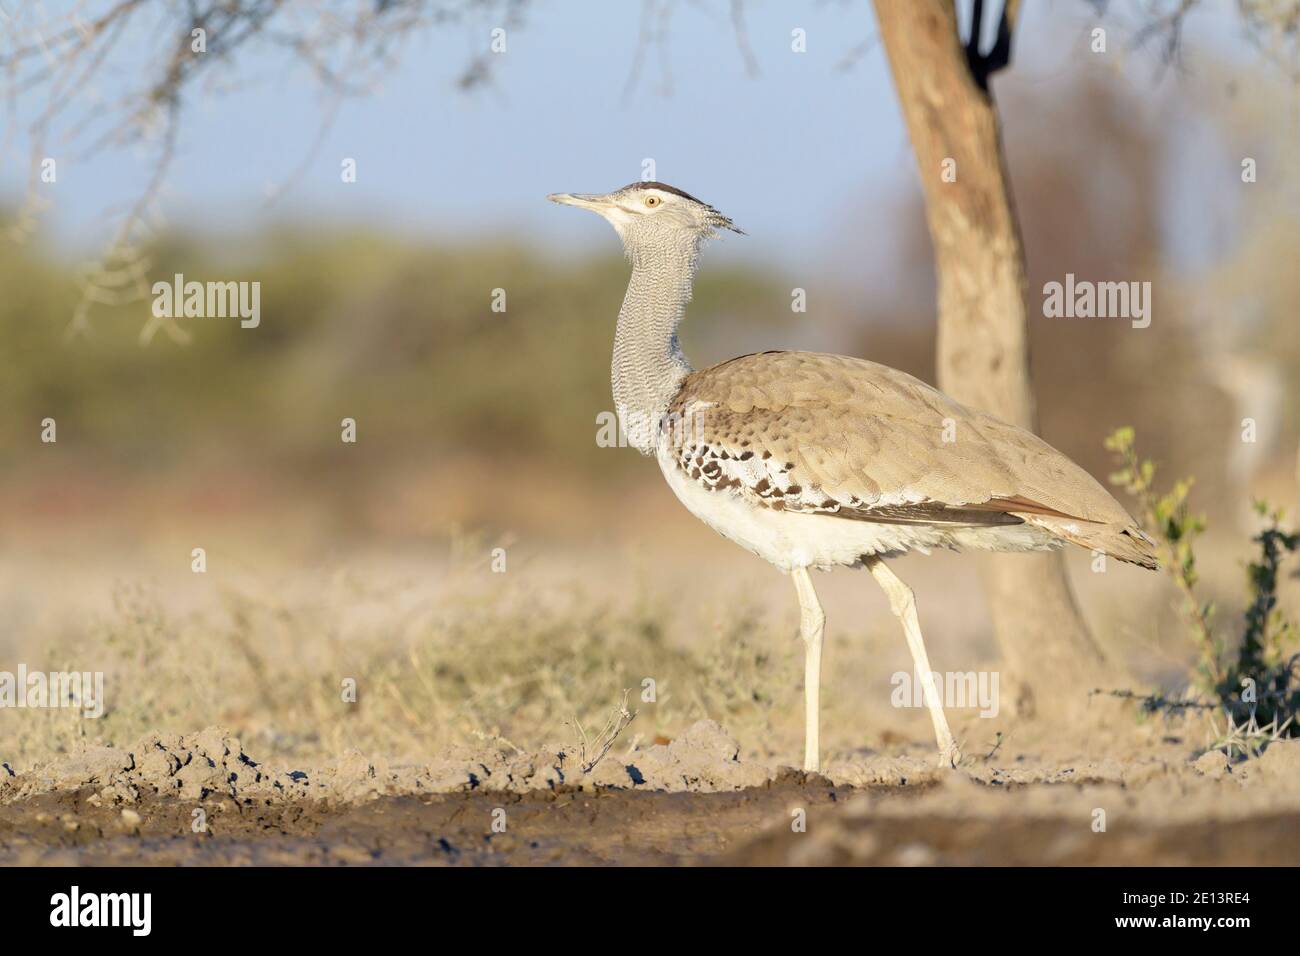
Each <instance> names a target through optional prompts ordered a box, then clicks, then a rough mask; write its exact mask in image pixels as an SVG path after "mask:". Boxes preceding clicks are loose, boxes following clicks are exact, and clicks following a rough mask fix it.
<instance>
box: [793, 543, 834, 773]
mask: <svg viewBox="0 0 1300 956" xmlns="http://www.w3.org/2000/svg"><path fill="white" fill-rule="evenodd" d="M790 576H791V577H792V578H794V589H795V591H796V592H797V593H798V595H799V636H800V637H801V638H803V695H804V697H803V699H804V741H803V768H804V770H808V771H813V772H815V771H818V770H820V769H821V753H820V747H821V745H820V742H819V740H818V735H817V730H818V716H819V713H818V711H819V708H820V693H821V679H822V635H823V634H824V633H825V630H826V615H825V614H824V613H822V606H821V604H820V602H818V600H817V592H816V591H815V590H813V583H812V578H811V577H810V576H809V574H808V569H807V568H795V569H794V571H792V572H791V573H790Z"/></svg>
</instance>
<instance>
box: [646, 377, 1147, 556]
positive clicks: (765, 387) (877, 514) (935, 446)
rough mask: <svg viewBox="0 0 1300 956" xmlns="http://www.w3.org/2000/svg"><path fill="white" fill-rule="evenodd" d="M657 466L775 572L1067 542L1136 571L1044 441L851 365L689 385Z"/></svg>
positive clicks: (1081, 485) (693, 505)
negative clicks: (879, 557) (871, 558)
mask: <svg viewBox="0 0 1300 956" xmlns="http://www.w3.org/2000/svg"><path fill="white" fill-rule="evenodd" d="M657 453H658V459H659V464H660V467H661V468H662V469H663V471H664V476H665V477H666V478H667V479H668V483H669V485H670V486H671V487H672V489H673V491H674V492H675V493H676V494H677V496H678V498H680V499H681V500H682V503H683V504H684V505H686V507H687V508H688V509H689V510H690V511H691V512H692V513H693V514H694V515H696V517H698V518H700V519H701V520H702V521H704V522H705V523H706V524H708V525H710V526H711V527H713V528H714V529H715V530H717V531H718V532H720V533H721V534H723V535H725V536H726V537H728V538H730V539H732V540H733V541H735V542H736V543H737V544H740V545H741V546H742V547H745V548H746V549H748V550H750V551H753V552H754V553H756V554H758V555H759V556H760V557H763V558H765V559H766V560H768V561H770V562H771V563H772V564H775V565H776V566H777V567H779V568H781V569H782V570H785V571H789V570H792V569H793V568H796V567H816V568H822V569H829V568H831V567H834V566H837V565H843V566H848V567H855V566H858V565H860V564H861V563H862V558H863V557H864V556H866V555H874V554H893V553H899V552H904V551H911V550H915V551H921V552H927V551H929V550H930V549H932V548H953V549H958V550H960V549H963V548H974V549H980V550H988V551H1042V550H1049V549H1053V548H1059V547H1061V546H1062V545H1064V544H1065V543H1066V542H1067V541H1073V542H1075V543H1077V544H1081V545H1083V546H1085V547H1095V548H1097V549H1098V550H1102V551H1104V552H1106V553H1110V554H1114V555H1115V556H1116V557H1119V558H1121V559H1123V560H1134V561H1136V562H1137V563H1144V562H1145V561H1147V560H1148V558H1147V556H1146V555H1145V553H1143V552H1142V551H1141V550H1140V549H1139V547H1138V544H1139V543H1144V542H1142V539H1141V538H1140V537H1139V536H1140V532H1138V531H1137V529H1136V527H1135V526H1134V524H1133V519H1132V518H1130V517H1129V516H1128V514H1127V512H1125V511H1124V509H1123V508H1122V507H1120V505H1119V504H1118V503H1117V502H1116V501H1115V499H1114V498H1112V497H1111V496H1110V494H1108V493H1107V492H1106V491H1105V489H1103V488H1102V487H1101V486H1100V485H1099V484H1098V483H1097V482H1096V481H1095V480H1094V479H1093V478H1092V476H1091V475H1089V474H1088V473H1087V472H1086V471H1084V470H1083V469H1082V468H1080V467H1079V466H1078V465H1076V464H1074V462H1072V461H1070V459H1068V458H1066V457H1065V456H1064V455H1062V454H1061V453H1060V452H1058V451H1056V450H1055V449H1054V448H1052V447H1051V446H1050V445H1048V444H1047V443H1046V442H1044V441H1042V439H1040V438H1038V437H1037V436H1035V435H1032V434H1030V433H1029V432H1026V431H1024V430H1023V429H1020V428H1015V427H1014V426H1011V425H1008V424H1006V423H1005V422H1002V421H1000V420H999V419H997V418H995V417H993V416H992V415H989V414H987V413H984V412H979V411H976V410H973V409H968V408H966V407H965V406H962V405H960V404H958V403H957V402H955V401H953V400H952V399H950V398H948V397H947V396H946V395H944V394H943V393H942V392H939V391H937V390H936V389H933V388H931V387H930V386H928V385H926V384H925V383H924V382H921V381H919V380H917V379H915V378H913V377H912V376H910V375H907V374H906V373H904V372H899V371H897V370H896V369H892V368H888V367H887V366H884V365H878V364H876V363H875V362H868V361H865V360H863V359H857V358H850V357H847V356H842V355H823V354H818V353H810V352H762V353H759V354H756V355H746V356H742V357H741V358H738V359H733V360H732V361H730V362H724V363H723V364H721V365H717V366H714V367H713V368H708V369H704V370H702V371H700V372H695V373H692V374H690V375H688V376H687V378H686V379H685V380H684V382H683V384H682V386H681V387H680V389H679V390H678V392H677V394H676V396H675V397H674V398H673V401H672V402H671V403H670V405H669V408H668V415H667V416H666V417H665V419H664V424H663V425H662V426H661V431H660V439H659V443H658V449H657Z"/></svg>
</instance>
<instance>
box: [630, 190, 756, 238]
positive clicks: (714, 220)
mask: <svg viewBox="0 0 1300 956" xmlns="http://www.w3.org/2000/svg"><path fill="white" fill-rule="evenodd" d="M630 189H659V190H662V191H663V192H666V193H672V194H673V195H674V196H681V197H682V198H683V199H689V200H690V201H691V202H693V203H695V204H696V205H699V206H703V207H704V208H705V209H707V210H708V211H709V220H710V224H711V225H713V226H714V227H715V228H718V229H730V230H731V231H732V232H734V233H736V235H738V236H743V235H744V234H745V232H744V230H743V229H740V228H738V227H737V226H736V224H735V223H734V222H732V221H731V220H730V219H729V218H727V217H726V216H724V215H723V214H722V213H720V212H718V210H716V209H714V208H713V207H712V206H710V205H709V204H708V203H706V202H705V201H704V200H703V199H696V198H695V197H694V196H692V195H691V194H690V193H688V192H687V191H686V190H684V189H678V188H677V187H676V186H669V185H668V184H667V183H659V182H655V181H654V180H651V181H650V182H640V181H638V182H635V183H628V184H627V185H626V186H624V187H623V188H622V189H620V190H619V192H627V191H628V190H630Z"/></svg>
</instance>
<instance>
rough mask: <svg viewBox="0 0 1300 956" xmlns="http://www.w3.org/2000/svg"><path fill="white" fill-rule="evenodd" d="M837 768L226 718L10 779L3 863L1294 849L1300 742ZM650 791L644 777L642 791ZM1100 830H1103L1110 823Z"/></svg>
mask: <svg viewBox="0 0 1300 956" xmlns="http://www.w3.org/2000/svg"><path fill="white" fill-rule="evenodd" d="M1219 756H1221V755H1214V754H1211V755H1209V758H1208V759H1204V758H1203V759H1201V760H1200V761H1198V762H1197V763H1194V764H1193V763H1179V762H1166V761H1161V760H1149V761H1145V762H1142V763H1127V764H1118V763H1113V762H1112V763H1109V764H1107V763H1101V764H1094V763H1089V762H1087V761H1080V762H1077V763H1073V764H1072V765H1069V766H1056V767H1046V766H1039V767H1026V766H1023V764H1024V763H1026V762H1025V761H1019V762H1018V763H1020V764H1022V766H990V765H989V763H990V762H989V761H970V762H969V765H966V764H964V765H963V767H962V768H961V769H958V770H955V771H940V770H938V769H937V768H935V767H934V766H933V765H932V764H931V762H930V761H929V760H928V759H925V758H922V757H919V756H916V757H912V756H904V757H884V756H876V757H872V756H865V757H863V758H862V759H860V760H857V761H846V762H841V763H838V764H836V765H833V766H832V767H831V768H829V769H828V773H827V775H826V776H822V775H818V774H805V773H803V772H801V771H796V770H792V769H789V768H769V767H766V766H762V765H759V764H756V763H747V762H745V761H742V760H741V759H740V758H739V748H738V746H737V744H736V743H735V741H734V740H733V739H732V738H731V737H730V736H729V735H728V734H727V733H726V731H725V730H723V728H721V727H720V726H719V725H717V724H716V723H713V722H711V721H700V722H698V723H697V724H695V725H693V726H692V727H691V728H689V730H688V731H687V732H686V733H685V734H684V735H683V736H682V737H681V738H679V739H678V740H675V741H672V742H670V743H668V744H666V745H665V744H658V745H654V746H651V747H649V748H646V749H645V750H643V751H638V752H636V753H635V754H633V755H632V757H631V759H630V762H624V760H623V759H611V760H609V761H608V762H606V763H602V764H601V766H600V768H599V772H597V770H596V769H592V770H591V771H588V772H584V771H583V768H582V766H581V765H576V764H575V763H574V762H573V755H572V754H568V753H565V752H564V751H558V752H548V751H539V752H538V753H535V754H519V753H512V752H509V751H507V750H499V751H495V752H489V751H486V750H485V751H482V752H480V753H478V754H474V755H466V754H465V753H463V752H460V753H454V754H449V755H448V757H447V759H446V760H444V761H441V762H439V763H436V764H432V765H427V766H411V767H397V768H390V767H386V766H384V765H383V764H382V762H380V763H379V764H378V765H376V763H375V762H372V761H370V760H367V759H366V758H364V757H362V756H361V755H359V754H356V753H353V754H349V755H348V756H347V757H345V758H344V759H343V760H341V761H339V762H337V763H336V764H334V765H331V766H328V767H324V768H320V769H310V770H301V769H296V770H295V769H286V768H276V767H271V766H268V765H266V764H263V763H261V762H259V761H257V760H255V759H254V758H252V757H250V756H249V755H248V754H246V753H245V752H244V751H243V748H242V746H241V745H240V743H239V741H238V740H237V739H235V738H233V737H231V736H229V735H228V734H226V733H224V732H223V731H222V730H221V729H220V728H210V729H208V730H206V731H203V732H202V733H199V734H193V735H186V736H171V737H168V736H162V735H156V734H155V735H148V736H146V737H145V738H143V739H142V740H141V741H139V742H138V743H137V744H136V745H135V746H133V747H131V748H124V749H115V748H107V747H88V748H85V749H84V751H83V752H82V753H80V754H77V755H75V756H72V757H69V758H63V759H60V760H57V761H53V762H51V763H49V764H46V765H43V766H41V767H40V768H37V769H35V770H33V771H31V772H28V773H25V774H21V775H18V774H14V775H10V774H9V773H8V771H6V770H3V769H0V775H3V786H2V787H0V864H2V865H15V864H16V865H71V864H79V865H114V866H118V865H134V864H151V865H182V864H183V865H283V864H293V865H322V866H332V865H430V866H465V865H468V866H493V865H635V866H657V865H689V864H704V863H723V864H735V865H844V864H867V865H942V864H958V865H965V864H973V865H1008V864H1009V865H1039V864H1050V865H1129V864H1143V865H1188V864H1190V865H1209V864H1214V865H1238V866H1257V865H1281V864H1292V863H1294V862H1296V861H1297V860H1300V796H1298V794H1300V788H1298V787H1297V786H1296V783H1297V781H1298V780H1300V772H1298V771H1300V742H1290V741H1285V742H1280V743H1276V744H1274V745H1272V746H1271V747H1270V748H1269V750H1268V751H1266V752H1265V754H1264V756H1263V757H1261V758H1257V759H1255V760H1252V761H1247V762H1244V763H1240V764H1236V765H1231V764H1229V763H1228V762H1227V760H1226V758H1223V759H1222V760H1220V759H1218V758H1219ZM635 781H640V782H639V783H638V782H635ZM1099 820H1100V823H1099Z"/></svg>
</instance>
